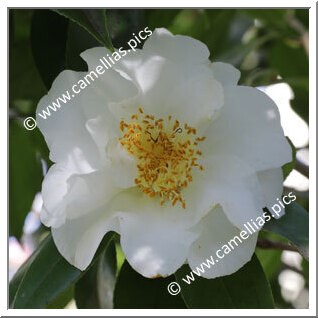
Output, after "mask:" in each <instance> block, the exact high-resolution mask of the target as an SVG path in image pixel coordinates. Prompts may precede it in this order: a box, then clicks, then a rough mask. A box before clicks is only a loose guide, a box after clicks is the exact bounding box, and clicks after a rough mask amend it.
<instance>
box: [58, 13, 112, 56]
mask: <svg viewBox="0 0 318 318" xmlns="http://www.w3.org/2000/svg"><path fill="white" fill-rule="evenodd" d="M54 11H56V12H58V13H59V14H61V15H64V16H65V17H67V18H69V19H70V20H72V21H73V22H76V23H78V24H79V25H80V26H81V27H83V28H84V29H85V30H86V31H87V32H89V33H90V34H91V35H92V36H93V37H94V38H95V39H96V40H97V41H99V42H100V43H101V44H103V45H104V46H105V47H107V48H108V49H109V50H110V51H112V52H113V51H114V48H113V45H112V42H111V39H110V37H109V34H108V30H107V19H106V10H105V9H57V10H54Z"/></svg>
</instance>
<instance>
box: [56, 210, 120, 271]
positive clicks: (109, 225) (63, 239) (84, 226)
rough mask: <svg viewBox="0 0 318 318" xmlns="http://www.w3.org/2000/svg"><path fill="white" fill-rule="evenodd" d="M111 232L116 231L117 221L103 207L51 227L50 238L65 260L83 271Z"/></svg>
mask: <svg viewBox="0 0 318 318" xmlns="http://www.w3.org/2000/svg"><path fill="white" fill-rule="evenodd" d="M113 230H118V225H117V220H116V219H115V218H113V217H112V216H111V215H110V214H109V213H107V209H106V207H105V206H102V207H100V208H99V209H97V210H95V211H91V213H89V214H86V215H85V216H82V217H80V218H77V219H74V220H67V221H66V223H65V224H64V225H62V226H60V227H58V228H54V227H52V236H53V239H54V242H55V244H56V247H57V249H58V251H59V252H60V253H61V254H62V256H63V257H64V258H66V260H67V261H68V262H69V263H70V264H72V265H74V266H75V267H77V268H79V269H80V270H85V269H86V268H87V266H88V265H89V264H90V262H91V261H92V259H93V257H94V254H95V252H96V250H97V248H98V246H99V244H100V242H101V240H102V238H103V237H104V235H105V234H106V233H107V232H109V231H113Z"/></svg>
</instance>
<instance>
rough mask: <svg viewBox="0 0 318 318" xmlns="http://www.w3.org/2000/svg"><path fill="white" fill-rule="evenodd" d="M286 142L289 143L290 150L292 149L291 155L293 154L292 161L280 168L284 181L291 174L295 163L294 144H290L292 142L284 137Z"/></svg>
mask: <svg viewBox="0 0 318 318" xmlns="http://www.w3.org/2000/svg"><path fill="white" fill-rule="evenodd" d="M286 139H287V141H288V142H289V144H290V146H291V148H292V153H293V159H292V161H291V162H287V163H285V164H284V165H283V166H282V169H283V178H284V180H285V179H286V178H287V177H288V175H289V174H290V173H291V172H292V170H293V169H294V167H295V163H296V148H295V146H294V144H293V143H292V141H291V140H290V139H289V138H288V137H286Z"/></svg>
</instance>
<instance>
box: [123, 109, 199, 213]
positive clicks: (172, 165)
mask: <svg viewBox="0 0 318 318" xmlns="http://www.w3.org/2000/svg"><path fill="white" fill-rule="evenodd" d="M120 129H121V131H122V132H123V134H124V135H123V137H121V138H119V141H120V143H121V144H122V146H123V147H124V149H126V150H127V151H128V152H129V153H130V154H131V155H134V156H135V157H136V158H137V159H138V164H137V168H138V171H139V175H138V177H137V178H136V179H135V183H136V185H137V186H138V188H139V189H140V190H141V191H143V193H145V194H147V195H149V197H151V198H153V197H155V196H156V195H158V196H159V197H160V198H161V205H163V204H164V203H165V200H166V199H168V200H171V201H172V205H173V206H174V205H175V204H176V203H177V202H178V201H179V202H180V204H181V205H182V207H183V208H184V209H185V207H186V205H185V200H184V199H183V198H182V196H181V190H182V189H183V188H186V187H187V186H188V183H189V182H191V181H192V174H191V172H192V169H193V168H194V167H197V168H198V169H200V170H203V166H202V165H199V164H198V163H197V160H198V159H199V157H200V156H201V155H202V153H201V151H200V150H197V146H198V144H199V142H201V141H203V140H204V139H205V137H201V138H200V137H197V131H196V129H195V128H193V127H190V126H188V125H187V124H186V123H185V124H184V125H180V123H179V121H178V120H177V119H173V118H172V116H169V117H168V118H165V119H163V118H159V119H156V118H155V117H154V116H152V115H148V114H144V111H143V109H142V108H139V114H134V115H132V116H131V120H130V121H129V122H125V121H124V120H122V121H121V122H120Z"/></svg>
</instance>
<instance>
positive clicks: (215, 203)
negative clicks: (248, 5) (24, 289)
mask: <svg viewBox="0 0 318 318" xmlns="http://www.w3.org/2000/svg"><path fill="white" fill-rule="evenodd" d="M107 54H110V52H109V51H107V50H106V49H105V48H102V47H97V48H93V49H89V50H87V51H85V52H83V53H82V54H81V56H82V58H83V59H84V60H85V61H86V62H87V64H88V68H89V70H88V72H91V71H92V70H95V69H96V67H97V66H98V64H100V58H102V57H103V56H106V55H107ZM208 58H209V51H208V48H207V47H206V45H204V44H203V43H201V42H200V41H197V40H195V39H193V38H190V37H187V36H180V35H176V36H174V35H172V34H171V33H170V32H168V31H167V30H165V29H156V30H155V31H154V33H153V35H151V36H150V38H149V39H148V40H147V41H146V42H145V44H144V46H143V49H142V50H136V52H129V53H127V55H126V56H125V57H123V58H122V59H120V60H119V61H118V62H116V64H115V65H113V67H112V69H109V70H107V71H106V72H105V73H104V74H103V75H101V76H100V77H99V78H98V79H97V80H95V81H94V83H92V84H91V85H90V86H88V87H87V88H86V89H85V90H83V91H82V92H81V93H80V94H78V95H77V96H76V98H73V99H71V100H70V101H69V102H68V103H67V104H66V105H64V106H63V107H61V108H60V109H59V110H58V111H56V112H55V113H53V114H52V115H51V116H50V117H49V118H47V119H45V120H44V119H43V118H41V117H38V118H37V123H38V126H39V128H40V130H41V131H42V133H43V135H44V136H45V139H46V142H47V144H48V146H49V149H50V158H51V160H52V161H53V162H54V165H53V166H52V167H51V168H50V169H49V172H48V173H47V175H46V176H45V179H44V182H43V186H42V195H43V202H44V205H43V206H44V207H43V210H42V212H41V220H42V222H43V223H44V224H45V225H46V226H50V227H51V229H52V235H53V239H54V242H55V244H56V246H57V248H58V250H59V252H60V253H61V254H62V255H63V256H64V257H65V258H66V259H67V260H68V261H69V262H70V263H71V264H73V265H74V266H76V267H77V268H79V269H81V270H84V269H85V268H86V267H87V266H88V265H89V264H90V262H91V260H92V258H93V256H94V254H95V252H96V249H97V247H98V245H99V243H100V242H101V240H102V238H103V236H104V235H105V233H107V232H108V231H115V232H117V233H119V234H120V240H121V246H122V249H123V251H124V253H125V256H126V258H127V260H128V262H129V263H130V265H131V266H132V267H133V268H134V269H135V270H136V271H137V272H139V273H140V274H142V275H143V276H145V277H160V276H168V275H170V274H172V273H174V272H175V271H176V270H177V269H178V268H179V267H180V266H182V265H183V264H184V263H189V265H190V267H191V268H192V269H195V267H196V266H198V265H199V264H201V263H202V262H203V261H204V260H205V259H206V258H207V257H209V256H210V255H212V253H213V252H215V251H216V250H217V249H218V248H220V247H221V246H222V245H223V244H225V243H227V242H228V241H229V240H230V239H232V238H233V236H235V235H237V234H238V233H239V232H240V229H243V224H244V223H246V222H247V221H250V219H254V220H255V219H256V218H257V217H258V216H262V213H263V211H262V208H264V207H266V206H270V205H272V204H273V203H276V198H278V197H280V196H281V194H282V189H283V188H282V182H283V175H282V170H281V166H282V165H284V164H285V163H287V162H289V161H291V160H292V151H291V148H290V146H289V144H288V142H287V141H286V139H285V137H284V134H283V130H282V128H281V125H280V118H279V113H278V110H277V107H276V105H275V104H274V102H273V101H272V100H271V99H270V98H269V97H267V96H266V95H265V94H264V93H262V92H260V91H259V90H257V89H255V88H251V87H244V86H238V85H237V82H238V79H239V77H240V73H239V71H238V70H237V69H235V68H234V67H233V66H231V65H229V64H225V63H211V62H210V61H209V59H208ZM86 74H87V73H85V72H74V71H63V72H62V73H61V74H59V76H58V77H57V78H56V79H55V81H54V83H53V85H52V88H51V90H50V91H49V93H48V95H46V96H44V97H43V98H42V99H41V101H40V102H39V105H38V109H37V113H39V112H41V111H42V110H44V109H45V107H46V106H47V105H49V104H50V103H51V102H52V101H53V100H55V99H56V98H58V97H59V96H60V95H61V94H62V93H63V92H64V91H65V90H66V89H68V88H70V87H72V85H73V84H74V83H77V82H78V81H79V80H80V79H82V78H83V76H85V75H86ZM256 240H257V235H252V236H250V238H249V239H247V240H246V241H244V242H243V243H242V244H241V245H240V246H239V247H237V248H236V249H235V250H233V251H232V252H231V253H229V254H228V255H227V256H226V259H224V260H223V261H222V262H221V261H220V262H218V264H216V265H215V266H213V268H211V269H210V270H206V272H205V273H204V274H203V275H202V276H204V277H207V278H212V277H218V276H222V275H228V274H231V273H233V272H235V271H237V270H238V269H239V268H240V267H242V266H243V265H244V264H245V263H246V262H248V261H249V260H250V259H251V256H252V254H253V252H254V250H255V245H256Z"/></svg>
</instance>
